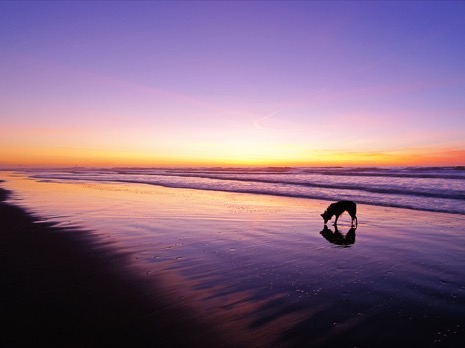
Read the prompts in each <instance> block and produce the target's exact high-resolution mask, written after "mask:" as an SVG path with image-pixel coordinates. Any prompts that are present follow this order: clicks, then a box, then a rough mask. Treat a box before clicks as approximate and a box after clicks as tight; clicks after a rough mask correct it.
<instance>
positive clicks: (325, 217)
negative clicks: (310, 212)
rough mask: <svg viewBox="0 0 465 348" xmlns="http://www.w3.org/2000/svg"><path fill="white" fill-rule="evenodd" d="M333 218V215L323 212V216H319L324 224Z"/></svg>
mask: <svg viewBox="0 0 465 348" xmlns="http://www.w3.org/2000/svg"><path fill="white" fill-rule="evenodd" d="M332 216H333V214H331V213H328V211H325V212H324V213H323V214H321V217H322V218H323V221H324V222H325V224H326V223H327V222H328V221H329V220H331V217H332Z"/></svg>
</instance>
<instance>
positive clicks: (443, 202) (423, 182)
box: [27, 166, 465, 214]
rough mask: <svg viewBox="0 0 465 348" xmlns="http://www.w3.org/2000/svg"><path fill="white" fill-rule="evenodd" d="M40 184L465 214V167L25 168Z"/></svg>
mask: <svg viewBox="0 0 465 348" xmlns="http://www.w3.org/2000/svg"><path fill="white" fill-rule="evenodd" d="M27 173H28V175H29V176H31V177H33V178H35V179H41V180H53V181H77V180H86V181H93V182H124V183H139V184H140V183H142V184H149V185H159V186H164V187H171V188H188V189H197V190H212V191H224V192H237V193H255V194H264V195H274V196H285V197H299V198H311V199H321V200H328V201H337V200H353V201H355V202H357V203H361V204H369V205H376V206H385V207H397V208H407V209H415V210H424V211H433V212H443V213H452V214H465V204H464V203H465V166H459V167H404V168H400V167H395V168H386V167H385V168H383V167H370V168H360V167H352V168H350V167H298V168H289V167H266V168H220V167H216V168H162V169H157V168H113V169H80V168H74V169H67V170H64V169H62V170H29V171H27Z"/></svg>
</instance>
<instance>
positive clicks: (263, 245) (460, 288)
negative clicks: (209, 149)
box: [0, 175, 465, 347]
mask: <svg viewBox="0 0 465 348" xmlns="http://www.w3.org/2000/svg"><path fill="white" fill-rule="evenodd" d="M3 177H4V178H5V179H6V180H7V182H5V183H4V185H3V186H4V187H5V188H8V189H10V190H13V191H14V194H13V195H12V196H11V198H10V199H9V200H8V201H7V202H8V204H5V203H1V205H0V211H1V213H0V214H1V215H0V228H1V230H0V231H1V234H0V235H1V237H0V238H2V240H1V244H0V248H1V250H0V253H1V258H2V259H1V267H2V274H3V275H4V276H3V277H2V308H5V311H3V309H2V313H3V312H4V313H6V316H5V317H8V318H10V320H8V324H7V326H5V327H3V328H2V333H1V335H0V340H1V342H0V343H1V344H2V346H3V345H4V344H3V343H5V344H7V345H24V344H26V345H29V346H44V345H46V346H51V345H52V346H53V345H55V346H63V345H64V346H70V345H76V346H110V345H111V346H114V345H118V346H134V345H139V346H144V345H145V346H154V345H160V346H203V347H205V346H215V347H216V346H226V345H227V344H228V345H231V346H255V347H269V346H284V347H287V346H290V347H294V346H312V347H328V346H330V347H353V346H360V347H364V346H365V347H375V346H376V347H392V346H396V347H416V346H422V347H459V346H460V347H461V344H462V342H463V340H464V339H465V276H464V273H463V269H464V267H465V253H464V246H465V231H464V226H465V217H464V216H462V215H454V214H438V213H428V212H422V211H414V210H406V209H395V208H386V207H374V206H364V205H359V207H358V208H359V211H358V217H359V226H358V228H357V229H356V230H351V229H350V219H349V218H348V216H345V217H344V216H343V217H342V218H341V219H340V221H341V222H340V224H339V231H338V232H336V231H335V228H334V226H332V225H331V224H328V225H327V227H326V228H324V226H323V223H322V220H321V217H320V216H319V213H321V212H322V211H323V210H324V208H325V207H326V206H327V205H328V203H329V202H325V201H317V200H306V199H294V198H284V197H269V196H259V195H249V194H234V193H222V192H206V191H198V190H185V189H169V188H161V187H155V186H150V185H134V184H122V183H114V184H111V183H110V184H92V183H82V182H74V183H68V184H63V183H53V182H35V181H33V180H30V179H26V178H23V177H21V176H14V175H13V176H12V175H4V176H3ZM20 207H23V208H24V207H25V208H27V211H33V212H34V215H31V214H30V213H26V211H25V210H24V209H22V208H20Z"/></svg>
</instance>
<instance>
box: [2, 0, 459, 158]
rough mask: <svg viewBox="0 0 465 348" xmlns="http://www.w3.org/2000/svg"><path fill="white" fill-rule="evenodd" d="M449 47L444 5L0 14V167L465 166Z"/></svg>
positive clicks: (134, 7) (453, 35)
mask: <svg viewBox="0 0 465 348" xmlns="http://www.w3.org/2000/svg"><path fill="white" fill-rule="evenodd" d="M464 40H465V2H458V1H452V2H447V1H431V2H426V1H424V2H423V1H413V2H403V1H388V2H381V1H375V2H368V1H362V2H355V1H354V2H347V1H344V2H336V1H334V2H317V1H312V2H310V1H309V2H305V1H298V2H289V1H285V2H275V1H274V2H266V1H258V2H248V1H232V2H226V1H206V2H195V1H188V2H181V1H174V2H159V1H156V2H155V1H154V2H151V1H144V2H111V1H103V2H91V1H83V2H77V1H73V2H58V1H51V2H45V1H39V2H26V1H21V2H8V1H6V2H5V1H3V2H1V3H0V48H1V49H0V62H1V65H0V120H1V124H2V126H1V128H0V166H9V165H17V164H25V165H27V164H44V165H46V164H56V163H62V164H75V163H76V164H102V165H118V164H134V165H137V164H141V165H143V164H153V165H156V164H183V163H185V164H189V163H191V162H192V163H199V164H204V163H224V164H262V163H263V164H266V163H270V164H271V163H291V164H292V163H294V164H312V163H315V164H319V163H323V162H325V161H334V162H338V161H339V162H341V163H344V164H351V163H352V162H351V161H353V162H354V163H362V164H363V163H369V162H370V161H371V160H373V161H374V162H379V163H381V164H382V163H391V162H393V163H394V162H396V163H399V164H401V163H402V164H404V163H409V162H408V161H411V164H418V163H424V164H428V163H438V164H463V165H465V159H464V156H465V137H464V130H465V41H464ZM2 158H3V159H2ZM389 159H391V162H389ZM339 162H338V163H339ZM328 163H329V162H328ZM370 163H371V162H370Z"/></svg>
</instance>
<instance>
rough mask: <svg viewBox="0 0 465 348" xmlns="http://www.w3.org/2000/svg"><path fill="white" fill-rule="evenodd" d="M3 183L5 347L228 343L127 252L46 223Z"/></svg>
mask: <svg viewBox="0 0 465 348" xmlns="http://www.w3.org/2000/svg"><path fill="white" fill-rule="evenodd" d="M8 195H9V192H8V191H6V190H3V189H0V231H1V232H0V270H1V271H0V273H1V287H0V291H1V296H0V298H1V310H0V312H1V316H2V321H3V323H2V325H1V326H0V346H1V347H155V346H163V347H192V346H198V347H201V346H210V347H213V346H217V347H218V346H225V345H226V346H228V345H229V343H228V342H226V341H225V338H224V337H220V336H219V334H218V332H217V331H215V329H214V325H212V323H207V322H206V321H202V320H201V318H197V317H196V314H195V313H193V312H192V310H191V309H189V308H187V307H186V306H184V307H183V306H180V305H178V306H173V305H170V303H172V302H173V301H171V300H169V299H168V298H166V295H164V293H163V290H161V289H157V288H156V286H154V284H153V280H152V281H150V282H149V281H148V280H147V279H142V278H140V277H136V276H134V275H132V274H133V273H134V272H132V271H131V270H129V269H128V262H127V255H125V254H123V253H118V252H116V251H115V250H113V249H111V248H109V247H107V246H106V245H105V244H104V243H102V242H101V241H99V240H97V239H96V238H95V237H93V236H92V235H91V234H89V233H88V232H86V231H83V230H76V229H75V228H73V227H71V228H66V227H58V226H56V224H55V223H45V222H40V221H41V219H39V218H38V217H35V216H33V215H31V214H29V213H27V212H26V211H25V210H23V209H22V208H20V207H17V206H14V205H11V204H7V203H5V202H4V200H5V199H6V198H7V196H8Z"/></svg>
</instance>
